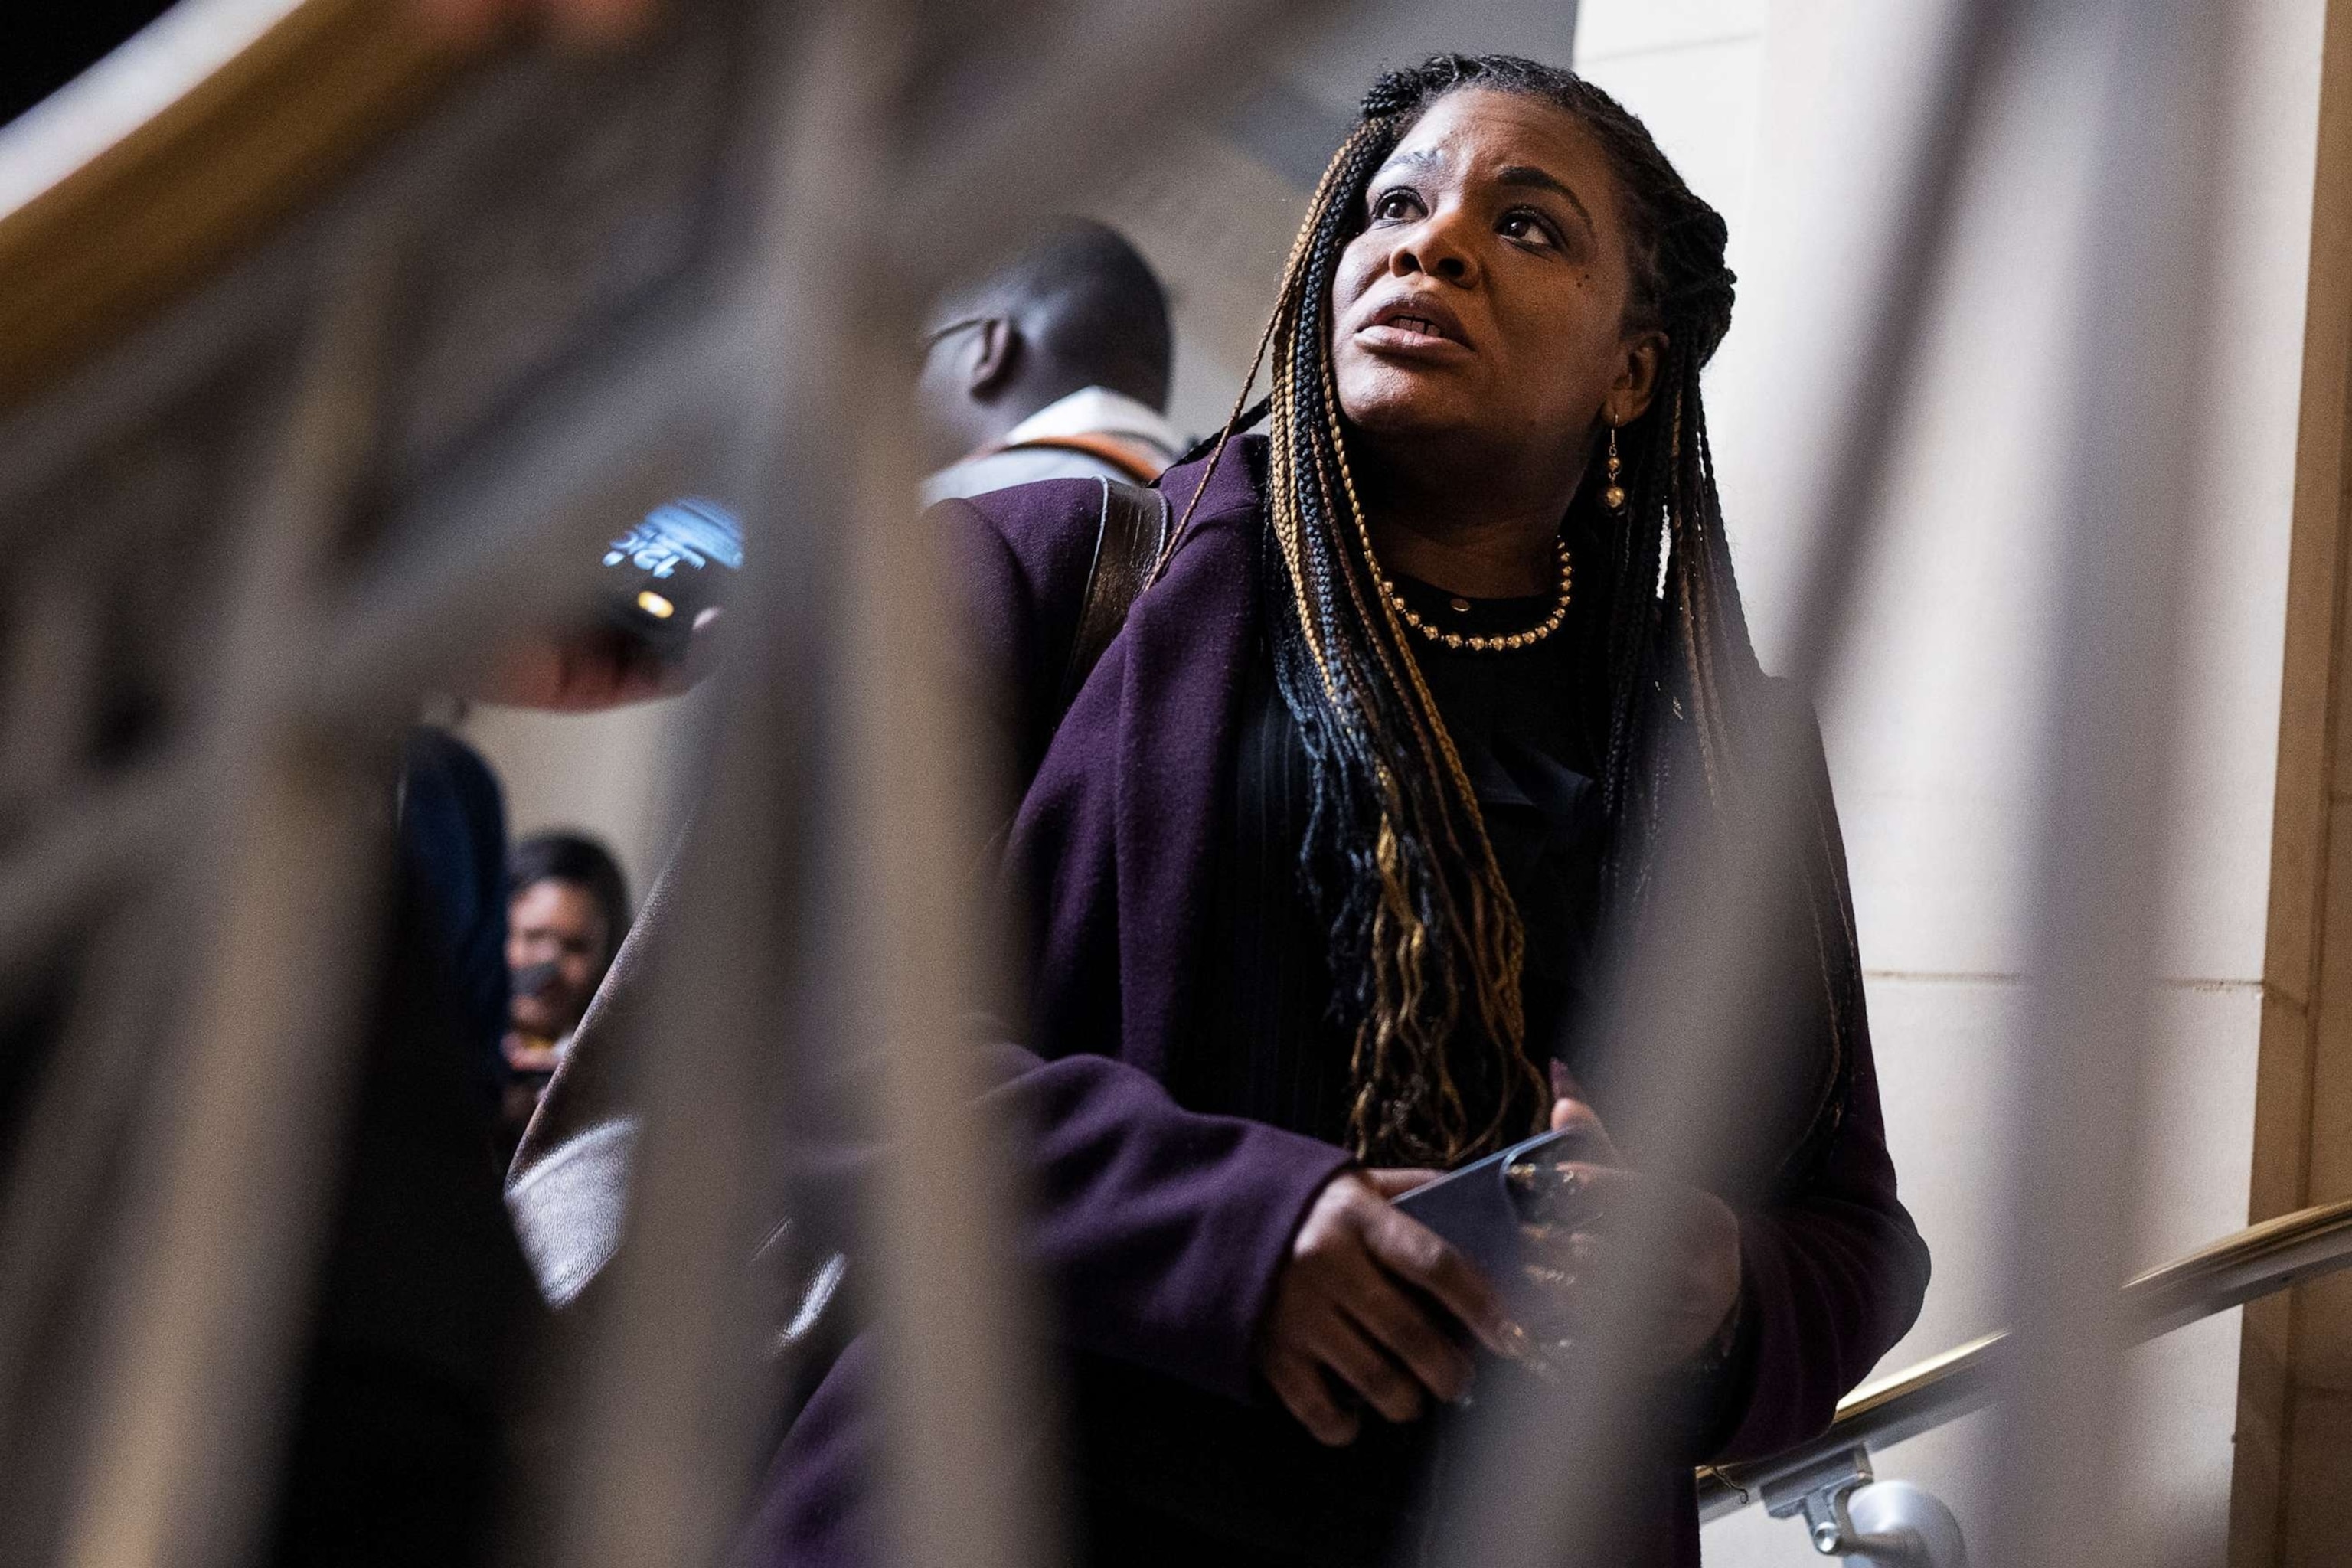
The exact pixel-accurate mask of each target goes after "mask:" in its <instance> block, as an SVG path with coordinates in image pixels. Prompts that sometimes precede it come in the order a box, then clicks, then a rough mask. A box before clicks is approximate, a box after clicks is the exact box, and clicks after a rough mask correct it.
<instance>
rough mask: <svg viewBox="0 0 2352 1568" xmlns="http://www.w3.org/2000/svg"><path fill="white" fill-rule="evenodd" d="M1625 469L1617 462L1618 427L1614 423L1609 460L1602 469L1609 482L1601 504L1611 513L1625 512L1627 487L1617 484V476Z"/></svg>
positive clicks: (1610, 427)
mask: <svg viewBox="0 0 2352 1568" xmlns="http://www.w3.org/2000/svg"><path fill="white" fill-rule="evenodd" d="M1624 467H1625V465H1624V464H1622V463H1621V462H1619V461H1618V460H1617V426H1616V425H1615V424H1613V423H1612V424H1611V426H1609V460H1608V462H1607V463H1605V464H1604V465H1602V468H1601V473H1602V475H1603V476H1604V477H1605V478H1606V479H1608V481H1609V482H1608V485H1607V487H1606V488H1604V489H1602V490H1601V505H1602V506H1605V507H1607V508H1608V509H1609V510H1611V511H1623V510H1625V487H1624V486H1623V485H1621V484H1619V483H1618V482H1617V475H1618V473H1619V472H1620V471H1621V470H1622V469H1623V468H1624Z"/></svg>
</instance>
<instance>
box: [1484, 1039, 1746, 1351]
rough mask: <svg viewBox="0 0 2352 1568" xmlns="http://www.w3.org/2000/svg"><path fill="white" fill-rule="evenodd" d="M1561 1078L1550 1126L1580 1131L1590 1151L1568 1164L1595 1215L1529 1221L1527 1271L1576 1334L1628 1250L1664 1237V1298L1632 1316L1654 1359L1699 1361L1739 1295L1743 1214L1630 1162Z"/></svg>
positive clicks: (1556, 1080) (1580, 1197)
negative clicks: (1556, 1222) (1564, 1221)
mask: <svg viewBox="0 0 2352 1568" xmlns="http://www.w3.org/2000/svg"><path fill="white" fill-rule="evenodd" d="M1553 1086H1554V1088H1555V1089H1561V1090H1564V1091H1565V1092H1562V1093H1561V1094H1560V1096H1559V1099H1558V1100H1554V1101H1553V1103H1552V1108H1551V1125H1552V1131H1555V1132H1565V1131H1576V1132H1580V1133H1581V1134H1582V1138H1581V1140H1580V1142H1581V1149H1582V1152H1583V1153H1584V1154H1585V1156H1586V1157H1585V1158H1584V1159H1583V1160H1580V1161H1574V1162H1570V1163H1565V1164H1563V1165H1562V1166H1561V1167H1560V1169H1561V1170H1563V1171H1565V1172H1568V1173H1571V1176H1572V1179H1573V1180H1574V1181H1575V1182H1576V1183H1577V1184H1578V1192H1577V1205H1578V1207H1579V1208H1580V1210H1581V1211H1582V1212H1584V1213H1585V1214H1587V1215H1590V1216H1591V1217H1590V1218H1588V1219H1585V1220H1581V1221H1579V1222H1577V1223H1576V1224H1574V1225H1573V1226H1528V1227H1527V1230H1528V1247H1529V1250H1530V1251H1531V1252H1532V1253H1534V1254H1535V1256H1536V1259H1537V1260H1536V1261H1535V1262H1533V1263H1530V1264H1529V1265H1528V1277H1529V1279H1530V1280H1531V1281H1532V1282H1533V1283H1534V1284H1535V1285H1536V1286H1537V1287H1538V1289H1539V1290H1540V1292H1541V1294H1542V1296H1543V1298H1544V1299H1545V1300H1547V1302H1548V1304H1549V1307H1550V1308H1551V1310H1550V1311H1549V1312H1548V1313H1547V1314H1546V1316H1547V1318H1551V1319H1556V1320H1557V1322H1558V1325H1559V1326H1560V1327H1562V1328H1563V1329H1564V1330H1565V1331H1567V1332H1570V1333H1573V1331H1574V1327H1575V1325H1577V1324H1579V1323H1581V1322H1583V1321H1586V1319H1587V1318H1588V1317H1589V1316H1590V1314H1591V1310H1592V1309H1593V1306H1594V1304H1595V1297H1596V1293H1597V1292H1599V1291H1601V1290H1605V1289H1608V1288H1609V1286H1610V1284H1611V1282H1612V1279H1623V1278H1625V1277H1626V1275H1627V1274H1628V1273H1629V1272H1630V1269H1629V1268H1628V1267H1627V1255H1628V1253H1629V1251H1630V1249H1632V1248H1633V1247H1659V1246H1663V1247H1664V1248H1665V1249H1666V1258H1665V1266H1664V1269H1663V1270H1662V1271H1661V1272H1660V1274H1659V1276H1658V1278H1657V1279H1656V1282H1655V1283H1656V1289H1657V1300H1655V1301H1654V1302H1652V1303H1649V1304H1646V1305H1645V1306H1644V1308H1643V1310H1640V1311H1638V1312H1635V1313H1633V1314H1631V1315H1630V1320H1629V1321H1631V1323H1632V1324H1633V1329H1634V1331H1635V1332H1636V1333H1637V1334H1638V1335H1639V1336H1640V1344H1639V1347H1638V1348H1639V1350H1640V1351H1641V1352H1642V1353H1643V1355H1644V1356H1645V1358H1646V1359H1649V1360H1651V1361H1653V1362H1654V1363H1656V1364H1658V1365H1660V1366H1673V1365H1676V1364H1679V1363H1684V1362H1687V1361H1690V1360H1692V1359H1693V1358H1695V1357H1696V1356H1697V1355H1698V1354H1699V1353H1700V1352H1702V1351H1705V1350H1706V1349H1707V1348H1708V1346H1709V1345H1711V1344H1712V1343H1714V1342H1716V1340H1717V1338H1718V1337H1719V1336H1720V1335H1721V1334H1722V1332H1723V1331H1724V1328H1725V1325H1726V1324H1727V1323H1728V1322H1729V1321H1731V1315H1732V1310H1733V1309H1734V1308H1735V1307H1736V1306H1738V1302H1739V1219H1738V1215H1734V1214H1733V1213H1732V1212H1731V1210H1730V1208H1729V1207H1728V1206H1727V1205H1725V1203H1724V1202H1723V1200H1722V1199H1720V1198H1718V1197H1717V1196H1716V1195H1715V1194H1712V1193H1706V1192H1701V1191H1700V1190H1699V1189H1697V1188H1696V1187H1687V1186H1684V1185H1683V1184H1680V1183H1678V1182H1669V1181H1664V1180H1662V1179H1660V1178H1658V1177H1655V1176H1647V1175H1643V1173H1640V1172H1638V1171H1632V1170H1628V1169H1626V1168H1625V1165H1624V1163H1623V1162H1622V1159H1621V1157H1620V1156H1619V1154H1618V1152H1617V1145H1616V1143H1615V1142H1613V1141H1612V1139H1611V1138H1610V1136H1609V1131H1608V1129H1607V1128H1605V1127H1603V1126H1602V1125H1601V1118H1600V1116H1599V1115H1598V1114H1597V1113H1595V1112H1594V1110H1593V1109H1592V1107H1591V1105H1590V1104H1588V1103H1586V1101H1585V1100H1583V1098H1582V1094H1581V1091H1580V1090H1579V1089H1577V1087H1576V1085H1575V1082H1574V1080H1573V1079H1567V1078H1565V1076H1564V1075H1563V1074H1561V1073H1560V1072H1559V1071H1558V1070H1557V1069H1556V1070H1555V1072H1554V1074H1553ZM1552 1326H1553V1325H1552V1324H1551V1323H1547V1324H1546V1325H1545V1328H1546V1331H1549V1329H1550V1328H1551V1327H1552Z"/></svg>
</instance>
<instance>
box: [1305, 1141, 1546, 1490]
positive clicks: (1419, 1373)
mask: <svg viewBox="0 0 2352 1568" xmlns="http://www.w3.org/2000/svg"><path fill="white" fill-rule="evenodd" d="M1436 1174H1437V1173H1436V1172H1434V1171H1343V1172H1341V1173H1339V1175H1337V1176H1334V1177H1332V1178H1331V1180H1330V1182H1329V1183H1328V1184H1326V1185H1325V1187H1324V1188H1323V1190H1322V1192H1321V1193H1320V1194H1317V1196H1316V1199H1315V1204H1314V1206H1313V1207H1312V1208H1310V1209H1308V1210H1307V1220H1306V1223H1305V1224H1303V1225H1301V1226H1299V1227H1298V1236H1297V1239H1296V1240H1294V1241H1293V1242H1292V1243H1291V1244H1290V1259H1289V1261H1288V1262H1287V1263H1286V1264H1285V1265H1284V1267H1283V1270H1282V1274H1281V1276H1280V1278H1279V1279H1277V1280H1276V1283H1275V1293H1274V1307H1273V1310H1271V1311H1270V1312H1268V1314H1267V1315H1266V1323H1265V1331H1264V1333H1263V1335H1262V1337H1261V1338H1260V1341H1259V1344H1258V1371H1259V1372H1260V1373H1262V1374H1263V1375H1264V1376H1265V1381H1266V1383H1267V1384H1268V1385H1269V1386H1271V1387H1272V1388H1273V1390H1274V1392H1275V1393H1276V1395H1278V1396H1279V1397H1280V1398H1281V1400H1282V1402H1283V1404H1284V1405H1287V1406H1288V1407H1289V1409H1290V1413H1291V1414H1292V1415H1296V1416H1297V1417H1298V1420H1299V1422H1300V1424H1301V1425H1303V1426H1305V1427H1306V1428H1307V1430H1308V1431H1309V1432H1311V1433H1313V1434H1314V1435H1315V1436H1316V1438H1317V1439H1318V1441H1320V1442H1324V1443H1328V1444H1330V1445H1331V1446H1333V1447H1339V1446H1341V1445H1343V1444H1347V1443H1351V1442H1353V1441H1354V1440H1355V1437H1356V1434H1357V1432H1358V1430H1359V1429H1360V1426H1361V1417H1360V1415H1359V1414H1358V1413H1357V1412H1356V1411H1355V1410H1354V1409H1352V1408H1349V1405H1350V1404H1351V1403H1352V1402H1349V1401H1345V1400H1344V1398H1343V1396H1340V1395H1338V1394H1335V1392H1334V1388H1335V1385H1336V1386H1337V1387H1341V1388H1348V1389H1352V1390H1353V1391H1354V1392H1355V1393H1356V1394H1360V1395H1361V1396H1362V1398H1363V1401H1364V1403H1365V1404H1367V1405H1370V1406H1371V1407H1372V1408H1373V1409H1375V1410H1377V1411H1379V1412H1380V1413H1381V1415H1384V1416H1386V1417H1388V1418H1389V1419H1390V1420H1391V1421H1411V1420H1412V1419H1414V1418H1415V1417H1417V1416H1419V1415H1421V1414H1422V1412H1423V1410H1424V1409H1426V1408H1427V1407H1428V1402H1429V1401H1430V1400H1432V1399H1437V1400H1444V1401H1452V1400H1455V1399H1459V1398H1460V1397H1461V1396H1462V1395H1463V1394H1464V1393H1465V1392H1466V1391H1467V1390H1468V1389H1469V1386H1470V1351H1469V1347H1468V1345H1466V1344H1465V1342H1464V1341H1463V1336H1462V1331H1463V1330H1464V1329H1465V1328H1466V1329H1468V1330H1469V1331H1470V1332H1472V1333H1475V1335H1476V1336H1477V1337H1478V1338H1479V1339H1480V1340H1481V1341H1483V1342H1485V1343H1486V1347H1487V1348H1488V1349H1490V1350H1492V1351H1494V1352H1496V1353H1497V1354H1499V1355H1517V1354H1518V1353H1519V1345H1520V1343H1521V1342H1522V1340H1523V1338H1524V1336H1522V1335H1520V1334H1519V1331H1518V1330H1517V1329H1516V1328H1515V1327H1514V1326H1513V1325H1512V1324H1511V1323H1510V1322H1509V1321H1508V1320H1507V1319H1506V1318H1505V1317H1504V1315H1503V1309H1502V1304H1501V1302H1500V1301H1499V1300H1496V1296H1495V1292H1494V1289H1493V1287H1492V1286H1490V1285H1489V1284H1488V1283H1487V1282H1486V1279H1485V1278H1484V1277H1482V1276H1481V1275H1480V1274H1479V1272H1478V1271H1477V1269H1476V1268H1473V1267H1472V1266H1471V1264H1470V1262H1469V1260H1468V1259H1467V1258H1464V1257H1463V1256H1462V1255H1461V1254H1460V1253H1459V1252H1456V1251H1455V1250H1454V1248H1453V1247H1449V1246H1447V1245H1446V1243H1445V1242H1444V1241H1443V1240H1441V1239H1440V1238H1439V1237H1438V1236H1437V1235H1436V1233H1435V1232H1433V1231H1432V1230H1430V1229H1429V1228H1428V1227H1427V1226H1423V1225H1422V1224H1420V1223H1419V1222H1418V1221H1415V1220H1413V1219H1412V1218H1411V1217H1409V1216H1408V1215H1403V1214H1401V1213H1399V1212H1398V1211H1397V1209H1396V1208H1395V1206H1394V1205H1391V1203H1390V1202H1389V1200H1390V1199H1391V1198H1392V1197H1395V1196H1397V1195H1398V1194H1402V1193H1408V1192H1411V1191H1412V1189H1413V1188H1415V1187H1417V1186H1419V1185H1421V1184H1423V1182H1426V1181H1429V1180H1430V1179H1431V1178H1432V1177H1433V1176H1435V1175H1436Z"/></svg>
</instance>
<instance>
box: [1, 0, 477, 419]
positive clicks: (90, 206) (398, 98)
mask: <svg viewBox="0 0 2352 1568" xmlns="http://www.w3.org/2000/svg"><path fill="white" fill-rule="evenodd" d="M413 10H414V7H410V6H405V5H383V4H382V3H380V0H299V3H297V4H292V5H289V7H288V8H287V10H286V12H285V14H284V15H283V16H279V17H278V18H277V19H276V20H275V21H272V22H270V23H269V24H268V26H266V27H264V28H263V29H262V30H261V31H260V32H259V33H258V34H257V36H256V37H253V38H252V39H251V41H250V42H248V43H247V44H246V45H245V47H242V48H239V49H237V50H236V52H235V53H234V54H232V55H231V56H230V57H229V58H227V59H226V60H225V61H224V62H222V63H221V64H220V65H219V66H218V67H216V68H214V69H213V70H211V71H210V72H209V73H207V74H205V76H203V77H202V78H201V79H197V80H194V81H193V82H183V81H180V80H177V79H169V80H159V81H158V82H156V83H155V84H153V87H154V91H155V101H154V102H153V103H152V112H151V113H150V114H148V116H147V117H146V118H145V119H143V120H139V121H137V122H136V123H133V124H131V125H130V126H129V127H128V128H127V129H125V130H123V131H122V132H121V134H120V135H119V137H118V138H117V139H115V140H113V141H111V142H107V143H106V144H104V145H102V146H100V147H97V148H96V149H94V150H92V151H90V152H89V154H88V156H87V157H86V159H85V160H84V161H82V162H81V163H79V166H77V167H74V168H72V169H70V170H69V171H67V172H64V173H63V174H61V175H60V176H59V177H57V178H55V179H47V178H46V177H45V178H44V179H43V180H41V181H39V182H37V184H38V186H39V188H38V190H37V194H34V195H31V196H30V197H29V198H28V199H26V200H24V201H23V202H22V205H14V206H10V207H8V208H6V209H5V210H0V409H5V408H8V407H13V406H15V405H18V404H21V403H24V402H26V401H27V400H28V399H30V398H31V397H32V396H34V395H36V394H37V393H38V392H40V391H41V390H42V389H43V388H44V387H46V386H47V385H49V384H51V383H53V382H55V381H56V380H57V379H58V378H59V377H61V376H63V375H64V374H67V373H68V372H69V371H70V370H72V369H73V368H74V367H76V366H77V365H79V364H81V363H84V362H85V360H86V359H87V358H88V357H89V355H90V354H91V353H94V352H96V351H97V350H99V349H100V348H102V347H103V346H104V345H105V344H106V343H108V342H110V341H112V340H114V339H117V338H120V337H121V336H122V335H124V334H125V333H126V332H128V331H130V330H131V328H133V327H135V326H137V325H139V324H140V323H141V322H142V321H146V320H147V319H148V318H150V317H151V316H152V315H153V314H155V313H156V312H157V311H158V310H160V309H162V308H163V306H165V305H167V304H169V303H170V302H171V301H172V300H174V299H176V298H177V297H179V296H180V295H181V294H182V293H184V292H185V291H186V290H187V289H191V288H193V287H194V286H195V285H197V284H199V283H201V282H203V281H204V280H205V279H207V278H209V277H210V276H212V275H213V274H214V273H215V272H216V271H217V270H219V268H221V267H223V266H224V265H225V264H226V262H227V260H228V259H229V258H231V257H233V256H235V255H236V254H237V253H238V252H239V251H240V249H241V248H243V247H247V246H249V245H250V244H252V243H253V242H254V241H255V240H257V238H259V237H261V236H262V235H263V234H264V233H266V232H267V231H268V230H269V229H270V228H271V227H272V226H274V225H276V224H277V223H278V222H279V221H280V220H282V219H283V218H284V217H285V216H287V215H288V214H289V213H291V212H293V211H295V210H296V209H297V208H298V207H299V205H300V204H301V203H302V202H303V201H304V200H305V199H307V198H309V197H310V196H313V195H316V194H317V193H318V192H319V191H320V190H322V189H324V188H325V187H326V186H327V185H328V184H330V183H331V181H332V180H333V179H334V178H335V177H336V176H338V175H340V174H342V173H343V172H344V171H345V170H347V169H349V168H350V167H351V166H352V165H353V164H354V163H357V162H358V161H359V160H360V159H361V158H362V156H363V155H364V154H365V153H368V152H369V151H370V150H372V149H373V148H374V147H375V146H377V145H378V144H379V143H380V142H383V140H384V138H385V137H387V136H388V135H389V134H390V133H391V132H393V131H394V130H396V129H397V128H398V127H399V126H401V125H403V124H404V123H406V122H407V121H409V120H410V119H411V118H412V117H413V116H414V115H415V113H416V112H417V111H418V110H420V109H421V108H423V107H424V106H425V104H426V103H429V102H430V101H432V100H433V99H434V97H435V95H436V93H437V92H438V91H439V89H442V88H443V87H445V86H446V85H447V84H448V83H449V82H451V81H452V80H454V79H456V77H457V74H458V72H459V70H460V69H461V68H462V67H463V65H464V64H465V63H466V61H467V58H469V57H470V56H471V55H473V54H475V53H477V52H478V50H475V49H473V48H470V47H467V46H464V45H461V44H458V43H457V42H455V41H453V40H450V39H447V38H444V37H437V36H436V35H435V34H433V33H432V32H431V31H429V30H428V29H427V28H425V26H422V25H420V24H419V23H417V22H416V21H415V18H414V16H412V12H413ZM239 16H240V17H241V16H242V12H241V11H240V13H239ZM236 19H238V18H232V17H225V18H224V21H223V25H224V26H227V25H229V24H230V23H231V22H232V21H235V20H236ZM196 20H199V21H201V20H202V18H201V17H200V18H196ZM106 107H108V108H110V109H111V108H113V107H115V106H111V105H110V106H106ZM36 112H37V111H36ZM29 118H30V117H29V116H28V119H29ZM38 129H40V130H42V131H47V130H48V129H51V128H50V127H41V128H38ZM59 129H64V128H59ZM64 139H65V141H67V142H71V143H72V144H73V145H74V146H75V147H77V148H79V132H78V130H76V131H75V132H74V133H72V134H68V135H66V136H65V138H64ZM9 153H10V155H12V156H16V155H23V156H31V157H33V158H34V160H35V162H37V163H45V162H46V161H47V157H48V155H49V150H47V149H42V148H26V147H23V146H15V147H11V148H10V149H9Z"/></svg>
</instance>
